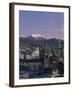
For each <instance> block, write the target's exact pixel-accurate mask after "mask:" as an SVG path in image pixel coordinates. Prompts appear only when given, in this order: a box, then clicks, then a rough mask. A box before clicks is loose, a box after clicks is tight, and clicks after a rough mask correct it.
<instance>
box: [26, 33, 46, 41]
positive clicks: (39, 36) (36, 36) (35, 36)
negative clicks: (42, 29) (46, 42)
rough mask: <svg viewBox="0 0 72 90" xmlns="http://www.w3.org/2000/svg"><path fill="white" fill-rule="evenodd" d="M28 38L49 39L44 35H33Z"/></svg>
mask: <svg viewBox="0 0 72 90" xmlns="http://www.w3.org/2000/svg"><path fill="white" fill-rule="evenodd" d="M27 38H29V39H38V40H42V39H47V38H46V37H45V36H44V35H41V34H32V35H31V36H29V37H27Z"/></svg>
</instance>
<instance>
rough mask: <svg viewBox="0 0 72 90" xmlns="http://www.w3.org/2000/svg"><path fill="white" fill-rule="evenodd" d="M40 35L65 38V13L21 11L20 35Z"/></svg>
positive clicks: (48, 37)
mask: <svg viewBox="0 0 72 90" xmlns="http://www.w3.org/2000/svg"><path fill="white" fill-rule="evenodd" d="M31 35H32V36H33V35H40V36H43V37H46V38H47V39H50V38H56V39H62V40H64V13H61V12H60V13H59V12H39V11H23V10H20V11H19V36H20V37H28V36H31Z"/></svg>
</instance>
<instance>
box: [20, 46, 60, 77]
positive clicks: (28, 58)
mask: <svg viewBox="0 0 72 90" xmlns="http://www.w3.org/2000/svg"><path fill="white" fill-rule="evenodd" d="M52 51H53V52H54V54H55V55H57V56H59V57H60V53H61V51H60V50H59V49H58V47H57V48H41V47H38V46H37V47H35V48H33V50H31V49H30V48H26V49H20V50H19V62H20V65H24V66H25V67H27V68H29V70H31V71H33V70H42V69H43V68H48V67H49V58H50V57H51V56H52ZM21 72H22V71H21ZM23 73H24V72H23ZM23 73H20V77H21V78H26V77H27V76H28V74H27V73H26V74H27V76H26V75H25V74H23ZM28 77H29V76H28Z"/></svg>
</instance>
